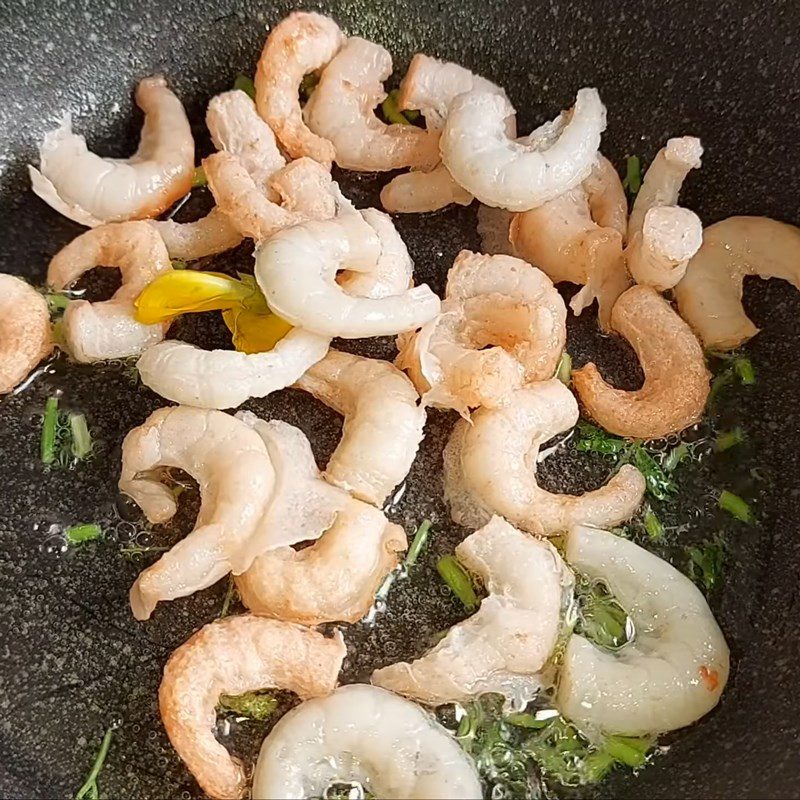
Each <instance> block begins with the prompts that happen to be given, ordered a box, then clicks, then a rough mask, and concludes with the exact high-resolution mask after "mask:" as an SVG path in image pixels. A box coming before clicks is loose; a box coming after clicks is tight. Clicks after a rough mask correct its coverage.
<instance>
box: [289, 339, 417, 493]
mask: <svg viewBox="0 0 800 800" xmlns="http://www.w3.org/2000/svg"><path fill="white" fill-rule="evenodd" d="M295 385H296V386H297V387H298V388H300V389H304V390H305V391H307V392H309V393H310V394H312V395H314V397H316V398H317V399H318V400H321V401H322V402H323V403H325V404H326V405H328V406H330V407H331V408H333V409H334V410H335V411H337V412H338V413H340V414H343V415H344V418H345V420H344V427H343V429H342V440H341V441H340V442H339V446H338V447H337V448H336V450H335V451H334V453H333V455H332V456H331V458H330V460H329V461H328V466H327V467H326V469H325V477H326V478H327V479H328V480H329V481H330V482H331V483H333V484H335V485H336V486H341V487H342V488H343V489H346V490H347V491H348V492H350V493H351V494H352V495H353V496H354V497H357V498H359V499H360V500H365V501H366V502H367V503H372V504H373V505H376V506H380V505H381V504H382V503H383V502H384V500H386V498H387V496H388V495H389V493H390V492H391V491H392V489H394V487H395V486H397V485H398V484H399V483H400V482H401V481H403V479H404V478H405V477H406V475H407V474H408V471H409V469H411V464H412V463H413V461H414V458H415V456H416V454H417V449H418V448H419V444H420V442H421V441H422V436H423V432H422V431H423V428H424V426H425V409H424V408H422V407H421V406H419V405H417V401H418V400H419V396H418V395H417V391H416V389H415V388H414V385H413V384H412V383H411V381H410V380H409V379H408V378H407V377H406V376H405V375H404V374H403V373H402V372H400V370H398V369H397V368H396V367H395V366H393V365H392V364H390V363H389V362H388V361H379V360H377V359H373V358H364V357H362V356H356V355H351V354H349V353H342V352H340V351H339V350H329V351H328V354H327V355H326V356H325V358H323V359H322V360H321V361H319V362H318V363H317V364H315V365H314V366H313V367H311V369H309V370H308V371H307V372H306V373H305V374H304V375H303V376H302V377H301V378H300V380H299V381H297V383H296V384H295Z"/></svg>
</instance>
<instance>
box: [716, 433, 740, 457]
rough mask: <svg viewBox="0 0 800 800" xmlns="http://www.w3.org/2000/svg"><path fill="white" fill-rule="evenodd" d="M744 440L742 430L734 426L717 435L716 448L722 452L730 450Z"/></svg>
mask: <svg viewBox="0 0 800 800" xmlns="http://www.w3.org/2000/svg"><path fill="white" fill-rule="evenodd" d="M743 441H744V431H743V430H742V429H741V428H739V427H736V428H734V429H733V430H730V431H724V432H723V433H721V434H719V436H717V441H716V445H717V450H718V451H719V452H720V453H724V452H725V451H726V450H730V449H731V448H732V447H736V445H739V444H741V443H742V442H743Z"/></svg>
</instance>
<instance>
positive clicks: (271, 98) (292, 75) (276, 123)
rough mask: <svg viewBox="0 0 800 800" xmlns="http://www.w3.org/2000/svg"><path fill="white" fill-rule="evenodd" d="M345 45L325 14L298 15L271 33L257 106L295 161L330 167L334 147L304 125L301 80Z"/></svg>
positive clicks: (260, 70) (258, 85) (261, 68)
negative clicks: (301, 105)
mask: <svg viewBox="0 0 800 800" xmlns="http://www.w3.org/2000/svg"><path fill="white" fill-rule="evenodd" d="M344 42H345V37H344V34H343V33H342V32H341V30H339V26H338V25H337V24H336V23H335V22H334V21H333V20H332V19H329V18H328V17H324V16H322V14H314V13H308V12H304V11H295V12H294V13H292V14H289V16H288V17H286V18H285V19H283V20H281V22H280V23H278V24H277V25H276V26H275V27H274V28H273V29H272V31H270V34H269V36H268V37H267V41H266V43H265V44H264V49H263V50H262V52H261V57H260V59H259V61H258V68H257V70H256V77H255V84H256V107H257V108H258V113H259V114H260V115H261V117H262V118H263V119H264V120H265V121H266V122H267V123H269V126H270V128H272V130H273V131H275V135H276V136H277V137H278V141H279V142H280V144H281V147H283V149H284V150H286V152H287V153H289V155H290V156H291V157H292V158H300V157H301V156H308V157H310V158H313V159H314V160H315V161H318V162H319V163H320V164H322V165H323V166H325V167H326V168H327V169H330V167H331V162H332V161H333V159H334V158H335V156H336V149H335V148H334V146H333V144H332V143H331V142H329V141H328V140H327V139H323V138H322V137H321V136H317V135H316V134H314V133H312V132H311V130H310V129H309V128H308V127H307V126H306V124H305V123H304V122H303V113H302V111H301V109H300V97H299V90H300V82H301V81H302V80H303V76H304V75H306V74H308V73H309V72H316V71H318V70H320V69H322V68H324V67H325V66H326V65H327V64H328V63H329V62H330V61H331V59H332V58H333V57H334V56H335V55H336V54H337V53H338V52H339V50H340V49H341V47H342V45H343V44H344Z"/></svg>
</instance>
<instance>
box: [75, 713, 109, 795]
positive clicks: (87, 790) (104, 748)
mask: <svg viewBox="0 0 800 800" xmlns="http://www.w3.org/2000/svg"><path fill="white" fill-rule="evenodd" d="M113 735H114V729H113V728H109V729H108V730H107V731H106V734H105V736H104V737H103V741H102V743H101V744H100V750H98V752H97V756H96V757H95V760H94V764H93V765H92V769H91V772H89V776H88V777H87V778H86V781H85V782H84V784H83V786H81V788H80V789H78V792H77V794H76V795H75V800H84V798H86V800H98V798H99V797H100V788H99V787H98V785H97V778H98V776H99V775H100V770H101V769H103V764H104V763H105V760H106V756H107V755H108V748H109V747H110V746H111V738H112V737H113Z"/></svg>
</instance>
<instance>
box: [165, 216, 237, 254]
mask: <svg viewBox="0 0 800 800" xmlns="http://www.w3.org/2000/svg"><path fill="white" fill-rule="evenodd" d="M149 224H150V225H152V226H153V228H154V229H155V230H156V231H158V233H159V235H160V236H161V238H162V239H163V240H164V244H165V245H166V248H167V252H168V253H169V257H170V258H171V259H172V258H176V259H179V260H180V261H195V260H196V259H198V258H205V257H206V256H213V255H216V254H217V253H224V252H225V251H226V250H231V249H232V248H234V247H236V246H237V245H239V244H241V242H242V238H243V237H242V234H241V233H239V231H238V229H237V228H236V226H235V225H234V224H233V223H232V222H231V221H230V220H229V219H228V217H227V215H226V214H225V213H224V212H222V211H220V209H219V208H212V209H211V211H209V212H208V214H206V215H205V216H204V217H201V218H200V219H198V220H194V221H193V222H175V220H172V219H158V220H156V219H153V220H149Z"/></svg>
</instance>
